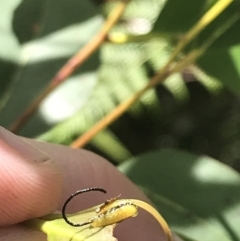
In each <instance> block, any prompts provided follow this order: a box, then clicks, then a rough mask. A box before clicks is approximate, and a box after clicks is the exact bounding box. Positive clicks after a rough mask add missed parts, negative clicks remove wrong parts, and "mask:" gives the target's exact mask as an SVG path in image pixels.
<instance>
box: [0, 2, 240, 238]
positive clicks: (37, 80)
mask: <svg viewBox="0 0 240 241" xmlns="http://www.w3.org/2000/svg"><path fill="white" fill-rule="evenodd" d="M96 2H97V4H96ZM215 2H217V1H215V0H211V1H209V0H186V1H184V3H183V1H178V0H168V1H163V0H148V1H146V0H132V1H130V3H129V4H128V7H127V9H126V11H125V13H124V15H123V16H122V18H121V20H120V21H119V23H118V24H117V25H116V26H115V27H114V28H113V30H112V31H111V33H110V35H109V38H108V40H107V41H106V42H105V43H104V44H103V45H102V46H101V48H100V49H99V51H97V52H96V53H95V54H93V55H92V56H91V57H90V58H89V59H88V60H87V61H86V62H85V63H84V65H83V66H81V68H79V69H78V70H77V71H76V72H75V73H73V75H72V76H71V77H70V78H68V79H67V81H66V82H65V83H63V84H62V85H61V86H60V87H59V88H57V89H56V90H55V91H54V92H53V93H51V94H50V95H49V96H48V97H47V98H46V100H45V101H44V103H42V105H41V107H40V108H39V110H38V112H37V113H36V114H35V115H34V116H33V117H32V118H31V119H30V120H29V121H28V123H26V125H25V126H24V128H23V129H22V130H21V131H20V134H21V135H24V136H27V137H37V138H38V139H40V140H44V141H48V142H55V143H60V144H65V145H68V144H70V143H71V142H72V141H73V140H75V139H76V138H77V137H78V136H79V135H81V134H82V133H84V132H85V131H86V130H88V129H90V128H91V126H93V125H94V124H95V123H97V122H98V121H99V120H100V119H102V118H103V117H104V116H105V115H107V114H108V113H109V112H110V111H112V110H113V109H114V108H115V107H116V106H117V105H118V104H119V103H121V102H122V101H124V100H126V99H127V98H128V97H130V96H133V95H134V94H135V93H136V91H138V90H140V89H141V88H143V87H144V86H145V85H146V84H147V83H148V81H149V79H150V78H151V77H152V76H154V75H155V74H156V72H157V71H158V70H159V69H160V68H161V67H163V66H164V64H165V63H166V62H167V60H168V59H169V57H170V55H171V52H172V50H173V48H174V46H175V45H176V43H177V42H178V41H179V40H180V39H181V38H182V36H183V35H184V33H186V32H187V31H188V30H189V29H190V28H191V27H192V26H193V25H194V24H195V23H196V22H197V21H198V20H199V18H200V17H201V16H202V15H203V14H204V13H205V12H206V11H207V10H208V9H209V8H210V7H211V6H212V5H213V4H214V3H215ZM115 4H116V3H115V2H114V1H110V2H109V3H108V2H107V1H89V0H82V1H78V0H70V1H64V0H59V1H57V2H56V1H53V0H50V1H44V0H42V1H40V0H39V1H31V0H8V1H1V2H0V12H1V14H0V28H1V30H2V31H0V38H1V43H2V48H0V73H1V88H0V124H1V125H3V126H5V127H8V126H9V125H10V124H11V123H12V122H14V121H15V120H16V119H17V118H18V116H19V115H20V114H21V113H22V112H23V110H24V109H25V108H26V107H27V106H28V105H29V104H30V103H31V102H32V100H33V99H34V98H35V97H36V96H37V94H38V93H39V92H40V91H41V90H43V89H44V88H45V86H46V85H47V84H48V83H49V80H50V79H51V78H52V77H53V76H54V74H55V73H56V72H57V71H58V70H59V69H60V67H61V66H62V65H63V64H64V63H65V62H66V61H67V60H68V59H69V58H70V57H71V56H72V55H73V54H74V53H76V52H77V51H78V50H79V49H81V48H82V47H83V46H84V45H85V44H86V43H87V42H88V41H89V40H90V39H91V38H92V37H93V36H94V35H95V34H96V33H97V32H98V30H99V29H100V27H101V25H102V23H103V21H104V17H105V16H107V15H108V14H109V13H110V12H111V10H112V9H113V7H114V6H115ZM239 7H240V1H238V0H235V1H234V2H233V4H232V5H230V7H228V8H227V9H226V11H224V13H223V14H222V15H220V16H219V17H218V18H217V19H216V20H215V21H213V23H211V24H210V25H209V26H208V27H207V28H206V29H205V30H204V31H203V32H202V33H201V34H200V35H199V36H198V37H197V38H196V39H195V40H194V41H193V42H192V43H191V44H190V45H189V46H188V47H187V48H186V49H185V51H184V52H183V54H185V53H186V52H189V51H191V50H193V49H198V48H200V47H201V46H202V44H204V43H205V42H206V41H208V39H209V38H210V37H211V36H212V34H214V31H215V30H216V29H220V28H221V26H223V25H224V24H225V23H226V21H228V20H229V19H231V18H232V17H236V19H237V20H236V21H235V22H234V24H233V25H231V26H229V28H228V29H227V31H226V32H224V33H223V34H222V35H221V36H220V37H219V38H218V39H217V40H216V41H215V42H214V44H213V45H211V47H210V48H209V49H208V51H207V52H206V53H205V54H204V55H203V56H202V57H201V58H200V59H199V60H198V61H197V63H196V64H195V65H191V66H189V67H188V68H186V69H185V70H184V71H183V72H181V73H177V74H174V75H172V76H170V77H169V78H168V79H167V80H166V81H165V82H164V83H163V84H162V85H159V86H157V87H156V88H154V89H152V90H150V91H148V92H147V93H146V94H145V95H144V96H143V97H142V98H141V99H140V101H139V102H137V103H136V104H135V105H134V106H132V107H131V108H130V109H129V110H128V112H127V113H126V114H125V115H123V116H122V117H120V118H119V119H118V120H117V121H116V122H114V123H113V124H112V125H111V126H109V127H108V128H107V129H106V130H104V131H102V132H101V133H99V134H98V135H97V136H96V137H94V138H93V139H92V140H91V142H90V143H89V144H88V145H87V148H88V149H90V150H93V151H95V152H97V153H99V154H101V155H103V156H105V157H107V158H108V159H109V160H110V161H112V162H113V163H114V164H117V163H119V162H124V161H126V160H127V159H129V158H130V157H132V158H133V160H135V159H136V160H138V157H136V156H138V155H139V154H141V153H145V152H147V151H150V150H157V149H161V148H173V149H182V150H187V151H189V152H193V153H195V154H196V155H197V154H205V155H209V156H211V157H214V158H215V159H217V160H220V161H221V162H224V163H226V164H228V165H230V166H233V167H234V168H235V169H237V170H240V164H239V159H240V151H239V150H240V142H239V137H240V115H239V92H240V53H239V51H240V50H239V49H240V39H239V38H240V37H239V36H240V35H239V33H238V30H239V27H240V18H239ZM3 9H4V10H3ZM122 39H126V41H125V42H124V41H123V43H121V41H122ZM114 40H116V41H115V42H114ZM156 155H157V158H155V157H154V158H153V156H152V155H150V154H149V155H146V156H145V157H144V158H143V159H144V163H146V166H147V167H148V168H151V171H149V173H150V174H151V175H153V178H155V179H157V180H159V182H160V180H161V183H168V185H169V186H167V187H161V186H159V189H158V187H154V182H151V179H150V178H149V179H147V180H145V179H144V178H142V177H144V176H145V173H144V172H143V171H146V170H145V169H143V170H134V172H133V174H134V175H132V173H131V174H129V171H126V170H125V172H126V173H127V174H128V175H129V176H130V178H132V180H133V181H135V182H136V183H137V184H139V185H140V186H141V187H143V188H144V191H146V193H147V194H149V196H150V198H151V197H152V195H156V196H157V197H159V196H160V195H161V194H162V195H163V193H164V192H165V191H166V190H167V191H168V192H169V193H168V194H169V195H170V194H171V195H173V196H171V195H170V196H168V195H166V197H165V196H164V195H163V196H164V198H167V199H169V200H170V201H171V202H173V203H174V205H175V203H176V207H177V209H178V208H179V207H178V205H180V210H182V211H181V212H182V213H181V212H180V214H179V213H177V214H176V213H172V210H171V208H170V211H169V206H168V205H169V203H168V201H167V204H166V203H165V204H164V203H162V204H161V205H160V204H159V203H158V201H156V200H155V196H154V197H152V199H153V201H156V205H157V207H158V208H159V210H161V212H163V213H164V212H166V216H168V215H169V220H170V224H172V225H173V226H174V227H175V228H176V230H178V231H180V232H181V234H183V235H184V234H185V235H186V236H189V237H191V238H192V239H195V240H202V236H201V235H200V234H201V233H205V234H206V240H210V239H211V240H219V237H218V235H220V236H221V235H223V236H224V238H222V239H223V240H234V241H235V240H238V239H239V235H240V234H239V233H238V232H237V231H236V228H235V226H234V225H233V226H234V227H233V226H232V222H236V223H237V218H236V217H235V212H237V211H236V210H237V209H235V206H234V205H237V202H239V193H238V192H239V191H237V189H231V188H230V187H228V186H227V185H226V186H224V187H225V188H226V190H229V193H228V192H227V194H226V196H227V197H226V198H228V197H232V196H233V195H234V193H235V197H236V200H235V199H234V204H233V203H230V204H228V205H226V207H223V206H222V207H221V209H219V210H215V211H214V212H212V213H211V215H210V216H201V215H200V214H201V211H202V210H204V209H205V208H206V206H207V205H205V203H204V202H202V204H201V201H202V200H205V199H206V200H208V201H209V204H211V205H213V204H215V203H217V202H219V201H221V200H219V199H218V194H219V193H209V190H210V189H206V192H203V193H201V195H200V194H199V195H198V194H196V193H194V194H192V190H191V188H190V189H189V187H188V185H187V184H186V185H185V184H184V182H183V181H184V180H183V181H182V178H181V176H180V174H182V173H184V172H186V177H185V178H187V182H191V178H192V177H191V176H190V175H191V169H190V166H191V165H193V164H194V163H195V162H196V163H197V162H198V161H197V158H198V157H197V156H194V155H191V154H187V153H185V154H182V153H178V152H177V154H176V153H175V154H174V153H172V152H171V151H170V152H167V153H163V154H162V153H161V152H160V153H159V156H158V154H156ZM140 159H141V157H140ZM155 159H158V163H156V162H154V160H155ZM186 160H188V162H189V164H188V163H186ZM131 162H132V161H128V162H126V163H131ZM199 162H200V163H205V164H204V165H206V167H208V166H210V167H212V166H211V165H215V166H214V168H216V169H214V168H210V169H209V171H210V172H211V173H212V175H215V174H214V173H215V171H216V170H218V168H220V169H221V171H222V172H223V173H225V172H226V173H227V174H226V175H228V174H229V178H230V179H231V177H232V176H234V177H235V176H238V174H236V173H235V172H234V171H232V170H231V171H230V172H229V170H228V168H227V167H226V166H224V165H222V164H220V163H217V162H216V161H213V160H212V159H210V158H207V157H206V158H205V159H204V160H203V161H202V160H200V161H199ZM213 163H214V164H213ZM168 164H169V166H168ZM123 165H125V164H123ZM126 165H127V164H126ZM151 165H152V167H151ZM184 165H185V166H186V168H188V169H187V170H185V169H184V170H183V168H184V167H185V166H184ZM188 165H189V166H188ZM122 170H124V169H122ZM169 170H170V171H172V170H175V171H174V174H176V178H178V177H179V179H178V180H177V181H178V182H179V183H180V184H181V185H183V186H184V187H183V190H181V192H180V191H179V190H176V187H175V186H174V185H172V179H171V178H170V176H164V175H163V173H161V172H160V171H163V172H165V173H170V172H169ZM153 171H155V172H153ZM178 174H179V175H178ZM135 175H136V176H135ZM219 178H220V177H219ZM219 178H218V177H217V176H216V175H215V176H214V177H213V179H214V180H215V181H216V182H218V180H220V179H219ZM183 179H184V178H183ZM195 181H196V180H195ZM196 182H197V181H196ZM197 184H199V183H197ZM225 184H226V183H220V184H219V186H221V185H225ZM207 185H208V183H207ZM209 185H210V184H209ZM234 185H236V186H237V187H239V177H237V179H236V183H235V184H234ZM152 188H153V189H152ZM154 188H155V189H154ZM234 188H235V186H234ZM178 191H179V192H178ZM233 191H234V193H233ZM216 192H217V191H216ZM215 194H216V195H215ZM184 196H187V197H188V199H189V200H187V201H186V202H183V200H185V199H184V198H183V197H184ZM173 197H174V200H173ZM161 200H163V199H161ZM164 200H165V199H164ZM196 200H197V201H199V203H198V202H196V203H195V204H196V205H197V204H198V205H199V206H198V207H197V211H198V212H199V213H200V214H199V213H195V208H196V207H195V206H194V205H192V204H191V203H190V201H193V202H195V201H196ZM188 201H189V202H188ZM171 202H170V203H171ZM171 205H172V204H171ZM171 205H170V206H171ZM231 208H233V209H231ZM236 208H238V207H236ZM168 211H169V212H168ZM189 212H193V213H194V215H195V216H196V215H197V219H195V218H196V217H195V216H194V217H193V229H191V230H190V231H189V230H188V229H184V228H185V227H181V228H180V229H178V228H179V226H178V223H177V224H176V223H175V222H174V221H176V220H177V221H178V222H179V223H180V221H182V222H183V223H185V222H191V220H192V219H191V218H192V216H191V215H192V214H191V213H190V214H189ZM231 212H232V214H229V213H231ZM202 213H204V212H202ZM188 214H189V216H188ZM207 214H209V213H207ZM225 214H226V215H227V216H228V215H229V216H228V217H227V218H225V216H224V215H225ZM214 215H215V216H214ZM198 216H199V217H198ZM232 217H233V218H232ZM235 218H236V219H235ZM175 219H176V220H175ZM200 219H201V220H200ZM202 219H204V221H203V223H204V222H206V219H211V221H210V223H212V222H213V223H215V222H217V224H216V223H215V224H216V227H215V228H216V229H220V232H219V234H218V235H216V236H215V233H214V232H212V227H210V228H209V226H208V224H205V223H204V225H203V223H202ZM199 220H200V222H198V221H199ZM216 220H217V221H216ZM195 221H196V222H195ZM207 221H209V220H207ZM221 222H222V223H225V224H226V223H227V225H228V226H229V227H228V228H226V225H225V224H224V225H225V226H224V225H222V226H224V227H220V226H221V225H220V223H221ZM238 223H239V222H238ZM175 224H176V225H175ZM215 224H214V225H215ZM194 225H196V226H194ZM180 226H181V225H180ZM183 226H184V225H183ZM199 230H200V231H199ZM222 230H224V231H222ZM229 230H230V231H229ZM221 232H223V233H224V234H223V233H221ZM223 236H222V237H223ZM207 237H208V238H207ZM204 238H205V236H204ZM204 240H205V239H204Z"/></svg>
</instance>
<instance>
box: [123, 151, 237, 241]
mask: <svg viewBox="0 0 240 241" xmlns="http://www.w3.org/2000/svg"><path fill="white" fill-rule="evenodd" d="M119 169H120V170H121V171H123V172H124V173H125V174H126V175H127V176H128V177H129V178H130V179H131V180H132V181H133V182H135V183H136V184H137V185H139V186H140V187H141V188H142V189H143V190H144V191H145V192H146V194H148V195H149V197H150V199H151V200H152V201H153V203H154V204H155V205H156V207H157V209H158V211H159V212H160V213H161V214H162V215H163V217H164V218H166V220H167V222H168V223H169V225H170V226H171V227H172V228H173V230H176V231H177V232H179V233H182V234H184V235H186V236H188V237H189V238H191V239H194V240H204V241H215V240H216V241H217V240H221V241H230V240H232V241H235V240H239V238H240V229H239V223H240V218H239V212H240V176H239V174H238V173H237V172H235V171H234V170H232V169H231V168H229V167H227V166H225V165H224V164H222V163H220V162H218V161H216V160H214V159H212V158H210V157H206V156H196V155H193V154H190V153H187V152H183V151H177V150H162V151H155V152H150V153H147V154H144V155H142V156H139V157H136V158H133V159H130V160H129V161H127V162H125V163H123V164H122V165H120V167H119Z"/></svg>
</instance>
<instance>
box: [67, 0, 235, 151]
mask: <svg viewBox="0 0 240 241" xmlns="http://www.w3.org/2000/svg"><path fill="white" fill-rule="evenodd" d="M232 1H233V0H220V1H218V2H217V3H216V4H215V5H214V6H213V7H212V8H211V9H210V10H208V12H207V13H205V14H204V16H203V17H202V18H201V19H200V20H199V21H198V22H197V24H196V25H195V26H194V27H193V28H192V29H191V30H190V31H189V32H188V33H187V34H186V35H185V37H184V38H183V39H182V40H181V41H180V42H179V43H178V44H177V46H176V48H175V49H174V51H173V53H172V55H171V56H170V59H169V60H168V62H167V63H166V65H165V66H164V67H163V68H162V69H161V70H160V71H159V72H158V73H157V74H156V75H155V76H154V77H153V78H152V79H151V80H150V82H149V83H148V84H147V85H146V86H145V87H144V88H142V89H141V90H140V91H138V92H137V93H136V94H134V96H132V97H130V98H129V99H127V100H126V101H123V102H122V103H120V104H119V105H118V106H117V107H116V108H115V109H114V110H113V111H112V112H110V113H109V114H108V115H107V116H105V117H104V118H103V119H101V120H100V121H99V122H98V123H96V124H95V125H94V126H93V127H92V128H91V129H90V130H89V131H87V132H85V133H84V134H83V135H81V136H80V137H79V138H77V139H76V140H75V141H73V142H72V143H71V145H70V146H71V147H72V148H80V147H83V146H84V145H85V144H87V143H88V142H89V141H90V140H91V139H92V138H93V137H94V136H95V135H96V134H97V133H98V132H100V131H101V130H103V129H104V128H106V127H107V126H108V125H110V124H111V123H112V122H114V121H115V120H116V119H117V118H118V117H120V116H121V115H122V114H123V113H124V112H126V111H127V110H128V109H129V108H130V107H131V106H132V105H133V104H134V103H135V102H137V101H138V100H139V99H140V98H141V97H142V96H143V95H144V94H145V93H146V92H147V90H149V89H150V88H152V87H155V86H156V85H157V84H160V83H162V82H163V81H164V80H165V79H166V78H167V77H168V76H169V75H170V74H173V73H175V72H178V71H181V70H182V69H184V68H186V67H187V66H188V65H189V64H191V63H193V62H194V61H196V59H197V58H198V57H199V56H200V55H202V54H203V53H204V52H205V51H206V48H207V47H209V45H210V44H209V43H208V42H207V44H205V45H204V46H203V47H202V48H200V49H197V50H193V51H192V52H190V53H189V54H188V55H186V56H185V58H183V59H182V60H181V61H179V63H177V64H175V65H174V61H175V58H176V57H177V56H178V55H179V53H180V52H181V51H182V50H183V48H184V47H185V46H186V45H187V44H188V43H189V42H190V41H191V40H192V39H193V38H194V37H196V35H197V34H199V33H200V32H201V31H202V30H203V29H204V28H205V27H206V26H207V25H208V24H209V23H210V22H211V21H213V20H214V19H215V18H216V17H217V16H218V15H219V14H220V13H221V12H222V11H223V10H224V9H225V8H226V7H227V6H228V5H229V4H230V3H231V2H232ZM228 26H229V25H228ZM218 36H219V35H218ZM215 39H216V38H215ZM210 42H211V43H212V42H213V41H210ZM171 66H173V67H172V69H170V67H171Z"/></svg>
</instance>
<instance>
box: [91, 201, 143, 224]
mask: <svg viewBox="0 0 240 241" xmlns="http://www.w3.org/2000/svg"><path fill="white" fill-rule="evenodd" d="M137 214H138V210H137V206H136V205H135V204H134V203H132V202H129V201H128V200H124V199H123V200H116V201H114V202H112V203H111V204H110V205H108V209H107V210H105V209H104V208H103V210H101V211H99V214H98V215H97V216H96V217H93V218H92V220H91V226H92V227H103V226H106V225H110V224H114V223H118V222H121V221H122V220H124V219H126V218H130V217H135V216H137Z"/></svg>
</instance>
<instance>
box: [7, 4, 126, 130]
mask: <svg viewBox="0 0 240 241" xmlns="http://www.w3.org/2000/svg"><path fill="white" fill-rule="evenodd" d="M127 3H128V0H122V1H119V3H118V4H117V6H116V7H115V8H114V9H113V11H112V12H111V13H110V15H109V17H108V18H107V20H106V21H105V23H104V24H103V26H102V28H101V30H100V31H99V33H98V34H97V35H96V36H94V37H93V38H92V39H91V40H90V41H89V42H88V43H87V44H86V45H85V47H84V48H82V49H81V50H79V52H77V53H76V54H75V55H74V56H73V57H72V58H71V59H70V60H69V61H68V62H67V63H66V64H65V65H64V66H63V67H62V68H61V69H60V70H59V71H58V73H57V74H56V75H55V76H54V77H53V79H51V80H50V84H49V85H48V86H47V87H46V88H45V89H44V90H43V91H42V92H41V93H40V94H39V95H38V96H37V97H36V98H35V99H34V100H33V102H32V103H31V104H30V106H29V107H27V109H26V110H25V111H24V112H23V113H22V115H21V116H20V117H19V118H18V119H17V120H16V121H15V122H14V123H13V124H12V125H11V126H10V127H9V130H10V131H12V132H17V131H18V130H19V129H20V128H21V127H22V126H24V124H26V122H27V121H28V120H29V118H30V117H31V116H32V115H33V114H34V113H35V111H36V110H37V108H38V107H39V105H40V104H41V103H42V101H43V100H44V98H45V97H46V96H47V95H48V94H50V93H51V92H52V91H53V90H54V89H56V88H57V87H58V85H60V84H61V83H62V82H63V81H65V80H66V78H67V77H69V76H70V75H71V74H72V73H73V71H74V70H75V69H76V68H77V67H79V66H80V65H82V64H83V63H84V62H85V61H86V60H87V59H88V58H89V56H91V54H93V53H94V52H95V51H96V50H97V49H98V48H99V46H100V45H101V44H102V43H103V42H104V40H105V39H106V36H107V34H108V33H109V31H110V30H111V29H112V27H113V26H114V25H115V24H116V23H117V21H118V20H119V18H120V17H121V16H122V14H123V12H124V10H125V8H126V6H127Z"/></svg>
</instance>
